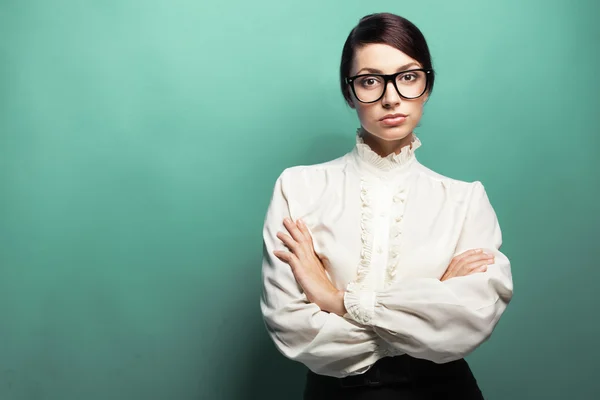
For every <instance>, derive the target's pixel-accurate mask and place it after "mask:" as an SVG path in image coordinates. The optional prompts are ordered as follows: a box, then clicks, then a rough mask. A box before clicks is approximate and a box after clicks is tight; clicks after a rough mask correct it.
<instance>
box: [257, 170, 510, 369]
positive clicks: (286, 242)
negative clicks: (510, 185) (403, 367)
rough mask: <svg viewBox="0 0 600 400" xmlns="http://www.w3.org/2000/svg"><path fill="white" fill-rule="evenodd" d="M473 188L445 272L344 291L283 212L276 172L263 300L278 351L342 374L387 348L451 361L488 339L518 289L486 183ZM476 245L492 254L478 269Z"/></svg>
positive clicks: (303, 233)
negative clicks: (367, 289)
mask: <svg viewBox="0 0 600 400" xmlns="http://www.w3.org/2000/svg"><path fill="white" fill-rule="evenodd" d="M473 190H474V192H473V195H472V199H471V204H470V206H469V211H468V215H467V217H466V220H465V224H464V227H463V230H462V231H461V235H460V239H459V242H458V245H457V248H456V251H455V254H456V255H457V257H455V259H454V260H453V262H452V263H451V264H450V266H449V268H448V271H447V272H446V274H444V277H443V278H442V279H434V278H415V279H410V280H403V281H399V282H395V283H393V284H392V285H390V286H389V287H388V288H386V289H385V290H383V291H380V292H363V291H361V290H360V289H359V288H357V287H356V286H355V285H353V284H352V283H350V284H349V285H348V287H347V288H345V290H338V289H337V288H335V287H334V286H333V284H332V283H331V282H330V281H329V280H328V279H327V276H326V274H325V273H324V270H323V266H322V263H321V262H320V260H319V259H318V257H317V256H316V255H315V254H314V251H311V250H312V241H311V238H310V234H309V233H308V229H306V227H305V226H303V224H302V223H301V222H299V221H296V222H293V221H291V220H285V219H286V218H289V217H290V215H289V209H288V206H287V202H286V196H285V193H283V191H282V185H281V177H280V179H278V181H277V183H276V185H275V190H274V194H273V198H272V200H271V203H270V205H269V209H268V211H267V216H266V219H265V225H264V229H263V241H264V251H263V265H262V273H263V293H262V297H261V302H260V303H261V310H262V313H263V316H264V320H265V324H266V327H267V330H268V332H269V334H270V336H271V338H272V339H273V341H274V343H275V345H276V347H277V348H278V349H279V351H281V352H282V353H283V354H284V355H285V356H286V357H288V358H290V359H292V360H296V361H299V362H302V363H303V364H305V365H306V366H308V367H309V368H310V369H311V370H313V371H315V372H317V373H321V374H324V375H330V376H337V377H342V376H346V375H351V374H356V373H360V372H362V371H363V370H364V369H366V368H368V367H369V366H370V365H371V364H373V362H375V361H376V360H377V359H378V358H381V357H382V356H383V355H387V354H394V353H395V354H402V353H406V354H409V355H412V356H414V357H418V358H425V359H429V360H432V361H434V362H438V363H442V362H448V361H452V360H455V359H459V358H462V357H464V356H466V355H467V354H469V353H470V352H471V351H473V350H474V349H475V348H476V347H477V346H479V345H480V344H481V343H483V342H484V341H485V340H487V338H488V337H489V336H490V335H491V333H492V330H493V329H494V327H495V325H496V324H497V322H498V320H499V318H500V316H501V315H502V313H503V312H504V310H505V308H506V306H507V305H508V303H509V302H510V300H511V298H512V276H511V271H510V262H509V260H508V259H507V258H506V256H505V255H504V254H502V253H501V252H500V251H499V248H500V246H501V244H502V237H501V232H500V227H499V225H498V221H497V218H496V214H495V212H494V210H493V208H492V206H491V204H490V202H489V199H488V197H487V194H486V192H485V189H484V188H483V186H482V185H481V184H480V183H479V182H476V183H475V187H474V189H473ZM284 230H285V231H287V233H284V232H283V231H284ZM476 249H484V250H485V252H487V253H488V254H491V255H493V256H494V263H493V264H492V265H490V266H489V267H488V268H487V269H479V270H475V269H473V266H474V265H477V266H479V265H481V262H480V261H481V260H480V259H481V256H482V255H484V253H483V252H482V253H473V252H474V251H476ZM473 260H479V261H473ZM485 264H490V262H489V261H487V260H486V261H485ZM485 264H484V265H485Z"/></svg>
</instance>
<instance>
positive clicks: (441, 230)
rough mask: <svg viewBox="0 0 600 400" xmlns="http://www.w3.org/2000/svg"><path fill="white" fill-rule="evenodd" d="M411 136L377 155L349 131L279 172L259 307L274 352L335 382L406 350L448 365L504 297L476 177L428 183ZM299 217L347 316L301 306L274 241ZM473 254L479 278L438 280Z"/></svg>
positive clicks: (491, 320) (508, 283) (493, 317)
mask: <svg viewBox="0 0 600 400" xmlns="http://www.w3.org/2000/svg"><path fill="white" fill-rule="evenodd" d="M421 145H422V143H421V141H420V140H419V138H417V137H416V136H413V142H412V143H411V144H410V145H407V146H404V147H403V148H402V149H401V151H400V152H399V153H398V154H390V155H388V156H387V157H381V156H379V155H378V154H377V153H375V152H374V151H373V150H372V149H371V148H370V147H369V146H368V145H367V144H365V143H364V140H363V138H362V136H361V134H360V130H359V131H358V132H357V134H356V145H355V147H354V148H353V149H352V151H350V152H349V153H347V154H345V155H344V156H342V157H340V158H337V159H335V160H331V161H328V162H326V163H321V164H315V165H306V166H295V167H291V168H287V169H286V170H284V171H283V172H282V174H281V175H280V176H279V177H278V179H277V181H276V182H275V187H274V191H273V195H272V198H271V201H270V203H269V207H268V210H267V213H266V217H265V223H264V227H263V241H264V252H263V262H262V282H263V290H262V296H261V301H260V305H261V311H262V314H263V317H264V320H265V324H266V327H267V331H268V332H269V335H270V336H271V338H272V340H273V342H274V343H275V345H276V347H277V348H278V349H279V350H280V351H281V352H282V353H283V354H284V355H285V356H286V357H288V358H290V359H292V360H296V361H299V362H302V363H303V364H305V365H306V366H308V367H309V368H310V369H311V370H313V371H314V372H317V373H320V374H323V375H330V376H337V377H342V376H347V375H351V374H358V373H361V372H364V371H365V370H367V369H368V368H370V366H371V365H372V364H373V363H374V362H375V361H377V360H378V359H380V358H382V357H385V356H388V355H397V354H410V355H412V356H414V357H417V358H425V359H429V360H432V361H435V362H447V361H451V360H454V359H459V358H461V357H464V356H466V355H467V354H469V353H470V352H471V351H473V350H474V349H475V348H476V347H477V346H479V345H480V344H481V343H482V342H484V341H485V340H487V338H488V337H489V336H490V335H491V332H492V330H493V329H494V327H495V326H496V324H497V322H498V320H499V318H500V316H501V315H502V314H503V312H504V310H505V308H506V307H507V305H508V303H509V301H510V299H511V298H512V290H513V289H512V275H511V269H510V262H509V260H508V258H507V257H506V256H505V255H504V254H503V253H502V252H500V250H499V249H500V246H501V244H502V235H501V230H500V226H499V224H498V220H497V218H496V214H495V212H494V209H493V208H492V206H491V204H490V202H489V199H488V197H487V194H486V191H485V189H484V187H483V185H482V184H481V182H479V181H475V182H464V181H460V180H456V179H452V178H449V177H446V176H443V175H440V174H438V173H436V172H434V171H432V170H430V169H428V168H426V167H425V166H423V165H422V164H421V163H420V162H419V161H418V160H417V158H416V153H415V152H416V150H417V149H419V148H420V147H421ZM285 217H290V218H291V219H292V220H297V219H298V218H302V219H303V220H304V222H305V223H306V225H307V226H308V228H309V230H310V232H311V235H312V237H313V243H314V247H315V252H316V253H317V254H318V255H319V256H320V257H321V258H322V259H323V261H324V266H325V268H326V271H327V274H328V276H329V277H330V279H331V281H332V282H333V284H334V285H335V286H336V287H337V288H338V289H340V290H344V291H345V296H344V303H345V306H346V309H347V311H348V312H347V314H346V315H344V316H343V317H341V316H338V315H336V314H331V313H327V312H325V311H322V310H320V309H319V307H318V306H317V305H316V304H314V303H310V302H309V301H308V300H307V298H306V296H305V294H304V293H303V292H302V288H301V287H300V286H299V285H298V283H297V282H296V280H295V278H294V276H293V273H292V271H291V269H290V267H289V265H287V264H285V263H284V262H282V261H281V260H279V259H278V258H277V257H275V256H274V255H273V250H283V251H288V249H287V248H286V247H285V245H284V244H283V243H282V242H281V241H280V240H279V239H278V238H277V236H276V235H277V232H279V231H281V232H286V229H285V227H284V225H283V219H284V218H285ZM474 248H483V249H484V250H485V251H486V252H488V253H491V254H494V255H495V263H494V264H492V265H490V266H489V267H488V269H487V271H486V272H482V273H476V274H471V275H468V276H464V277H457V278H452V279H449V280H445V281H444V282H442V281H440V278H441V276H442V275H443V274H444V272H445V271H446V268H447V267H448V265H449V263H450V261H451V260H452V258H453V257H455V256H456V255H458V254H460V253H462V252H464V251H467V250H469V249H474Z"/></svg>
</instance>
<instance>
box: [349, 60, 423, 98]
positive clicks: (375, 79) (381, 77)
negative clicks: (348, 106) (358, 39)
mask: <svg viewBox="0 0 600 400" xmlns="http://www.w3.org/2000/svg"><path fill="white" fill-rule="evenodd" d="M432 72H433V70H432V69H424V68H416V69H409V70H406V71H400V72H396V73H395V74H389V75H385V74H361V75H355V76H349V77H346V83H347V84H348V85H350V87H351V88H352V92H353V93H354V96H355V97H356V98H357V99H358V101H360V102H361V103H375V102H376V101H379V100H380V99H381V98H382V97H383V95H384V94H385V91H386V89H387V86H388V85H387V84H388V82H389V81H392V82H393V83H394V87H395V88H396V92H398V94H399V95H400V97H402V98H405V99H409V100H410V99H417V98H419V97H421V96H423V94H424V93H425V92H426V91H427V87H428V86H429V76H430V74H431V73H432Z"/></svg>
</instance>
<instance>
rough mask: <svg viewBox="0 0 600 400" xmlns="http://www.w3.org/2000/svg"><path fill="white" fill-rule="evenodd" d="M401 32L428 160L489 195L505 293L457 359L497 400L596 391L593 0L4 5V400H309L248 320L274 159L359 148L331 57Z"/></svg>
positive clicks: (291, 160)
mask: <svg viewBox="0 0 600 400" xmlns="http://www.w3.org/2000/svg"><path fill="white" fill-rule="evenodd" d="M379 11H389V12H394V13H397V14H400V15H403V16H405V17H407V18H408V19H410V20H411V21H413V22H414V23H415V24H416V25H417V26H418V27H419V28H420V29H421V30H422V31H423V33H424V34H425V36H426V38H427V40H428V42H429V44H430V48H431V51H432V55H433V62H434V67H435V68H436V70H437V73H438V75H437V81H436V88H435V89H434V93H433V95H432V97H431V99H430V101H429V103H428V104H427V106H426V110H425V115H424V117H423V119H422V121H421V126H420V127H419V129H418V131H417V133H418V134H419V136H420V138H421V140H422V142H423V147H422V148H421V149H419V151H418V157H419V159H420V160H421V162H422V163H424V164H425V165H427V166H429V167H430V168H432V169H434V170H436V171H438V172H440V173H442V174H445V175H448V176H451V177H454V178H458V179H463V180H481V181H482V182H483V183H484V185H485V186H486V189H487V191H488V194H489V196H490V199H491V201H492V204H493V206H494V208H495V209H496V212H497V214H498V217H499V220H500V223H501V227H502V231H503V235H504V245H503V248H502V249H503V251H504V252H505V253H506V254H507V255H508V256H509V258H510V259H511V261H512V266H513V275H514V282H515V294H514V299H513V302H512V303H511V305H510V306H509V308H508V310H507V312H506V314H505V315H504V317H503V318H502V320H501V321H500V324H499V325H498V327H497V329H496V331H495V333H494V335H493V336H492V339H491V340H490V341H489V342H487V343H485V344H484V345H483V346H481V347H480V348H479V349H478V350H477V351H476V352H475V353H473V354H472V355H471V356H469V357H468V360H469V362H470V363H471V366H472V368H473V370H474V372H475V374H476V376H477V378H478V380H479V383H480V385H481V387H482V389H483V391H484V393H485V395H486V399H511V400H516V399H561V400H562V399H565V398H569V399H593V398H597V396H598V395H599V394H598V393H599V392H600V384H599V380H598V378H597V376H596V373H597V369H598V367H597V360H598V357H599V356H600V352H599V351H598V344H597V339H598V337H600V324H599V322H598V319H597V318H598V316H599V313H598V311H597V306H598V304H599V301H598V297H597V287H598V281H599V279H600V272H599V269H600V268H599V264H598V255H600V252H599V251H598V244H597V243H596V242H595V241H596V240H598V238H599V236H600V235H598V226H600V219H599V216H598V215H599V212H600V210H599V207H598V198H599V196H600V177H599V173H598V172H599V170H600V161H599V157H598V151H599V148H600V141H599V139H598V136H599V134H600V123H599V122H598V107H599V95H598V93H599V92H600V84H599V82H600V80H599V79H598V71H599V68H600V57H599V53H600V51H599V46H598V39H599V38H600V29H599V25H598V23H597V17H598V15H600V7H599V6H598V2H593V1H591V0H590V1H579V2H573V1H567V0H563V1H541V0H537V1H518V0H510V1H502V2H498V1H474V0H473V1H436V2H433V1H412V2H407V1H391V0H388V1H369V2H358V1H347V0H346V1H317V0H307V1H303V2H301V3H300V2H294V3H292V2H278V1H263V2H259V3H256V2H247V1H241V0H235V1H229V2H225V3H217V2H214V1H213V2H206V1H191V0H176V1H157V0H153V1H141V0H138V1H135V0H119V1H104V2H92V1H74V0H71V1H68V0H55V1H27V2H25V1H17V0H13V1H10V0H2V1H1V3H0V57H1V58H0V399H1V400H25V399H27V400H34V399H56V400H71V399H73V400H82V399H85V400H94V399H107V400H114V399H147V400H150V399H299V398H300V397H301V395H300V393H301V391H302V387H303V381H304V371H305V370H304V369H303V367H302V366H301V365H299V364H296V363H293V362H291V361H288V360H286V359H284V358H283V356H281V355H280V354H279V353H278V352H277V351H276V350H275V348H274V346H273V344H272V343H271V342H270V340H269V339H268V337H267V335H266V332H265V329H264V326H263V323H262V320H261V316H260V311H259V306H258V304H259V295H260V265H261V256H262V246H261V245H262V237H261V229H262V224H263V218H264V214H265V211H266V207H267V205H268V201H269V199H270V196H271V191H272V189H273V185H274V182H275V178H276V177H277V176H278V175H279V173H280V172H281V171H282V170H283V169H284V168H286V167H289V166H292V165H298V164H309V163H316V162H321V161H326V160H329V159H332V158H335V157H338V156H340V155H342V154H344V153H345V152H346V151H349V150H350V149H351V148H352V146H353V144H354V133H355V129H356V128H357V127H358V119H357V117H356V115H355V112H354V111H353V110H351V109H349V108H348V107H346V105H345V104H344V102H343V99H342V96H341V94H340V92H339V85H338V76H337V72H338V68H339V59H340V54H341V49H342V46H343V43H344V40H345V39H346V36H347V35H348V33H349V31H350V29H351V28H352V27H353V26H354V25H355V24H356V23H357V22H358V19H359V18H360V17H362V16H364V15H366V14H369V13H372V12H379Z"/></svg>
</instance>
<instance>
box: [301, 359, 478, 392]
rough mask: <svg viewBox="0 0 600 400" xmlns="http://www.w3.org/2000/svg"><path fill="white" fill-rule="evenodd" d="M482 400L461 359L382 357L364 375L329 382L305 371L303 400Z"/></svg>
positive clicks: (327, 377) (474, 380)
mask: <svg viewBox="0 0 600 400" xmlns="http://www.w3.org/2000/svg"><path fill="white" fill-rule="evenodd" d="M321 399H323V400H338V399H340V400H341V399H343V400H362V399H368V400H386V399H394V400H425V399H427V400H438V399H440V400H441V399H449V400H450V399H451V400H458V399H460V400H482V399H483V394H482V393H481V390H480V389H479V386H478V385H477V380H476V379H475V377H474V376H473V373H472V372H471V368H469V365H468V364H467V361H466V360H465V359H462V358H461V359H460V360H456V361H451V362H448V363H444V364H436V363H434V362H432V361H427V360H422V359H418V358H414V357H411V356H409V355H401V356H396V357H385V358H382V359H380V360H378V361H377V362H376V363H375V364H374V365H373V366H372V367H371V368H370V369H369V370H368V371H367V372H366V373H364V374H361V375H354V376H349V377H346V378H333V377H330V376H324V375H318V374H315V373H314V372H312V371H308V374H307V376H306V385H305V388H304V400H321Z"/></svg>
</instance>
